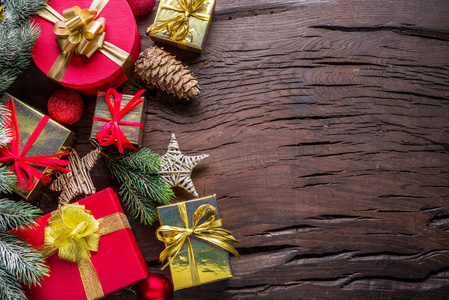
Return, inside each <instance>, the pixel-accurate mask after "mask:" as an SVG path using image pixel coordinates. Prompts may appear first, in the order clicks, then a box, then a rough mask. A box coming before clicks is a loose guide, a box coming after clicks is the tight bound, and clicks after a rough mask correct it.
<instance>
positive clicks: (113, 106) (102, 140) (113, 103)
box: [93, 89, 145, 153]
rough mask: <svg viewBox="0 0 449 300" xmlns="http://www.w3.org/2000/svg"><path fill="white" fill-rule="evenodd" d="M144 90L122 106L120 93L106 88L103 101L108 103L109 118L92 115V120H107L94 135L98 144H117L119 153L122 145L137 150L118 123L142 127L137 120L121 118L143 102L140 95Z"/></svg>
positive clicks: (121, 151)
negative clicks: (127, 120)
mask: <svg viewBox="0 0 449 300" xmlns="http://www.w3.org/2000/svg"><path fill="white" fill-rule="evenodd" d="M144 92H145V90H140V91H139V92H137V94H135V95H134V97H133V98H132V99H131V100H130V101H129V102H128V103H127V104H126V105H125V107H123V109H122V108H121V105H122V95H121V94H119V93H117V91H116V90H114V89H108V90H107V92H106V94H105V101H106V104H107V105H108V108H109V111H110V112H111V116H112V118H111V119H107V118H100V117H96V116H95V117H94V118H93V120H94V121H105V122H107V123H106V124H105V125H104V126H103V127H102V128H101V129H100V131H99V132H98V133H97V134H96V135H95V138H96V139H97V140H98V143H99V144H100V146H109V145H112V144H117V147H118V150H119V152H120V153H123V147H125V148H127V149H133V150H137V148H136V147H134V146H133V145H132V144H131V142H130V141H129V140H128V138H127V137H126V136H125V134H124V133H123V131H122V129H121V128H120V125H127V126H135V127H140V128H142V129H143V124H142V123H138V122H126V121H121V119H122V118H123V117H124V116H125V115H126V114H127V113H129V112H130V111H132V110H133V109H135V108H136V107H138V106H139V105H141V104H142V103H143V98H141V96H142V95H143V93H144Z"/></svg>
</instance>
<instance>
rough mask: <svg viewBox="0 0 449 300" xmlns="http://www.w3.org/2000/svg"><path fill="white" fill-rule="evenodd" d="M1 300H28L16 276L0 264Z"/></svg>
mask: <svg viewBox="0 0 449 300" xmlns="http://www.w3.org/2000/svg"><path fill="white" fill-rule="evenodd" d="M0 299H2V300H27V297H26V296H25V293H24V292H23V291H22V287H21V286H20V284H19V283H18V282H17V281H16V280H15V278H14V276H13V275H12V274H11V273H10V272H9V271H8V270H7V269H5V268H4V266H3V265H1V264H0Z"/></svg>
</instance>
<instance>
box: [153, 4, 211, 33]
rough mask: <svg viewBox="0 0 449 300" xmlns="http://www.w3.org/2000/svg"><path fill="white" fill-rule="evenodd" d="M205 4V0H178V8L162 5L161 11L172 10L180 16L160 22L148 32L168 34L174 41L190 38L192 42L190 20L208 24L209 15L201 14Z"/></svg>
mask: <svg viewBox="0 0 449 300" xmlns="http://www.w3.org/2000/svg"><path fill="white" fill-rule="evenodd" d="M204 2H205V0H178V3H177V4H178V6H171V5H162V6H161V7H160V9H166V10H171V11H174V12H177V13H179V14H180V15H178V16H176V17H173V18H170V19H166V20H159V21H157V22H156V23H153V24H152V25H151V26H150V27H148V31H151V32H152V33H153V34H154V33H158V32H162V33H165V34H168V35H170V36H171V39H172V40H174V41H183V40H187V38H189V42H192V41H193V36H192V33H191V31H190V24H189V22H190V21H189V20H190V18H191V17H193V18H196V19H198V20H201V21H206V22H207V21H209V18H210V16H209V15H206V14H201V13H199V10H200V9H201V7H202V6H203V4H204Z"/></svg>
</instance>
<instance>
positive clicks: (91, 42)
mask: <svg viewBox="0 0 449 300" xmlns="http://www.w3.org/2000/svg"><path fill="white" fill-rule="evenodd" d="M108 2H109V0H93V1H92V4H91V5H90V7H89V8H88V9H87V8H86V9H80V8H79V7H78V6H74V7H71V8H68V9H65V10H64V11H63V13H62V14H63V16H61V15H60V14H59V13H58V12H57V11H56V10H54V9H53V8H52V7H51V6H49V5H48V4H46V5H45V7H44V8H43V9H41V10H38V11H37V14H38V15H39V16H40V17H41V18H43V19H45V20H47V21H49V22H51V23H53V24H55V27H54V30H53V31H54V33H56V34H57V35H58V37H57V38H56V42H57V43H58V46H59V49H60V51H61V53H60V54H59V56H58V58H57V59H56V61H55V62H54V63H53V65H52V67H51V68H50V70H49V71H48V73H47V76H48V77H50V78H52V79H54V80H56V81H58V82H60V81H61V80H62V78H63V77H64V73H65V71H66V70H67V67H68V66H69V63H70V59H71V58H72V55H73V53H75V55H85V56H86V57H88V58H90V57H91V56H92V55H93V54H94V53H95V51H97V50H98V51H100V52H101V53H102V54H103V55H105V56H107V57H108V58H109V59H110V60H112V61H113V62H114V63H116V64H117V65H119V66H120V67H121V68H122V69H123V70H124V71H125V74H126V76H127V77H128V78H130V77H131V75H132V71H133V66H134V62H133V60H132V58H131V55H130V54H129V53H128V52H126V51H124V50H122V49H120V48H119V47H117V46H115V45H113V44H111V43H109V42H107V41H105V38H106V32H104V30H105V23H106V19H105V18H98V19H95V18H96V17H97V16H98V15H99V14H100V12H101V11H102V10H103V8H104V7H105V6H106V5H107V4H108Z"/></svg>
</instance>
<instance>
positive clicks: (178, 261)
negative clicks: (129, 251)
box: [158, 195, 232, 290]
mask: <svg viewBox="0 0 449 300" xmlns="http://www.w3.org/2000/svg"><path fill="white" fill-rule="evenodd" d="M182 204H185V212H186V214H187V217H188V220H189V227H191V226H192V220H193V219H194V215H195V212H196V211H197V210H198V208H200V207H201V206H203V205H211V206H213V207H214V208H215V209H216V218H215V221H214V222H216V221H220V216H219V212H218V206H217V202H216V197H215V195H213V196H208V197H204V198H200V199H197V200H192V201H186V202H184V203H182ZM178 205H179V204H172V205H166V206H161V207H158V214H159V219H160V222H161V225H162V227H166V226H170V227H180V228H185V227H184V223H183V220H182V217H181V214H180V210H179V207H178ZM183 209H184V208H183ZM210 215H211V214H207V215H206V216H205V217H203V218H201V221H200V223H204V222H207V220H208V218H209V217H210ZM200 223H199V224H200ZM162 227H161V228H162ZM158 230H159V229H158ZM189 230H190V229H188V230H187V231H189ZM189 244H191V249H192V250H193V251H189V248H190V246H189ZM168 246H169V245H168V244H166V247H168ZM190 252H192V253H190ZM192 256H194V260H195V261H196V269H197V271H198V272H197V274H193V273H192V264H191V263H190V262H191V260H192ZM169 266H170V271H171V276H172V281H173V286H174V289H175V290H179V289H183V288H188V287H191V286H195V285H200V284H204V283H209V282H213V281H217V280H222V279H226V278H230V277H232V272H231V266H230V263H229V254H228V252H227V251H226V250H224V249H223V248H220V247H217V246H215V245H213V244H212V243H210V242H207V241H205V240H203V239H201V238H197V237H196V236H194V235H192V236H191V237H190V239H189V241H186V242H184V244H183V245H182V247H181V249H180V251H179V253H178V255H177V256H176V257H175V258H174V259H171V260H170V261H169ZM192 275H193V276H192ZM196 276H198V277H197V278H194V277H196Z"/></svg>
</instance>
